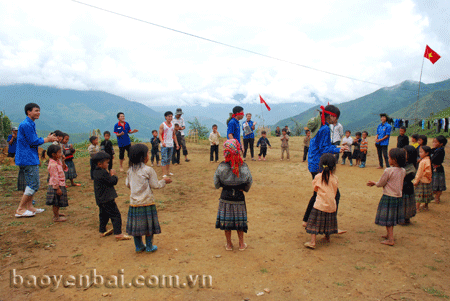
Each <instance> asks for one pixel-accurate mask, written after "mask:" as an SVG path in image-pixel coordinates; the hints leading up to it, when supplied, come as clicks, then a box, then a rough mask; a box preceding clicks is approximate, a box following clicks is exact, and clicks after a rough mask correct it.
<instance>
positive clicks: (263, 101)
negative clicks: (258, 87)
mask: <svg viewBox="0 0 450 301" xmlns="http://www.w3.org/2000/svg"><path fill="white" fill-rule="evenodd" d="M259 99H260V101H261V103H263V104H265V105H266V108H267V110H269V111H270V107H269V106H268V105H267V103H266V101H265V100H264V99H263V98H262V97H261V95H259Z"/></svg>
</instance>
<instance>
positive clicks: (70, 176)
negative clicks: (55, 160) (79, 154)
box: [64, 160, 78, 180]
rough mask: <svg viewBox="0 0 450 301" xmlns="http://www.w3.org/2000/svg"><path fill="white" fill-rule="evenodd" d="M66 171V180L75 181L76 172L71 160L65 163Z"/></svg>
mask: <svg viewBox="0 0 450 301" xmlns="http://www.w3.org/2000/svg"><path fill="white" fill-rule="evenodd" d="M66 165H67V168H68V169H69V170H68V171H65V172H64V173H65V174H66V180H70V179H75V178H76V177H77V176H78V175H77V170H76V169H75V163H73V160H69V161H66Z"/></svg>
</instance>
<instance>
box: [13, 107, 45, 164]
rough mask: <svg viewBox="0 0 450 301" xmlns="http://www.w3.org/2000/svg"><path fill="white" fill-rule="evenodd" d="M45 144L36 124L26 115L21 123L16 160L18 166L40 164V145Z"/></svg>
mask: <svg viewBox="0 0 450 301" xmlns="http://www.w3.org/2000/svg"><path fill="white" fill-rule="evenodd" d="M41 144H44V138H39V137H38V135H37V133H36V124H35V123H34V121H33V120H31V119H30V117H28V116H27V117H26V118H25V120H24V121H22V122H21V123H20V125H19V132H18V133H17V148H16V157H15V162H16V165H17V166H29V165H39V154H38V146H39V145H41Z"/></svg>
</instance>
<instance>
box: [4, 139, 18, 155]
mask: <svg viewBox="0 0 450 301" xmlns="http://www.w3.org/2000/svg"><path fill="white" fill-rule="evenodd" d="M11 139H12V135H9V136H8V140H6V142H9V141H11ZM16 147H17V138H14V142H13V143H12V144H8V153H9V154H15V153H16Z"/></svg>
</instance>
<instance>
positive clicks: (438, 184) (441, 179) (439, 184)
mask: <svg viewBox="0 0 450 301" xmlns="http://www.w3.org/2000/svg"><path fill="white" fill-rule="evenodd" d="M431 183H432V185H433V191H445V190H447V187H446V186H445V172H443V171H435V172H433V178H432V181H431Z"/></svg>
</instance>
